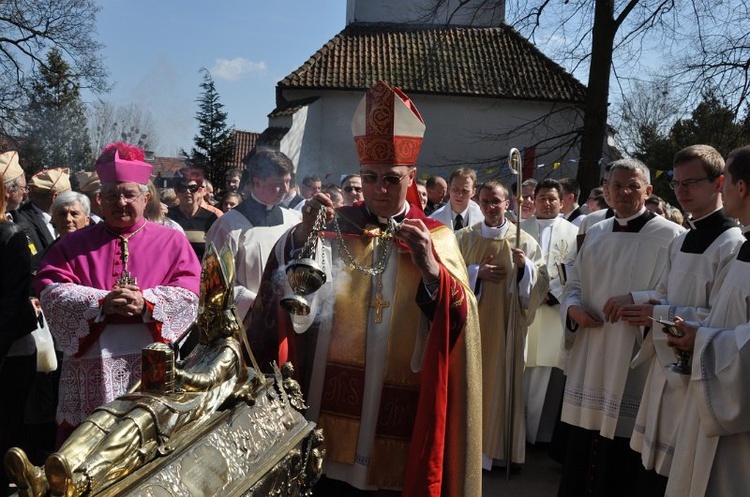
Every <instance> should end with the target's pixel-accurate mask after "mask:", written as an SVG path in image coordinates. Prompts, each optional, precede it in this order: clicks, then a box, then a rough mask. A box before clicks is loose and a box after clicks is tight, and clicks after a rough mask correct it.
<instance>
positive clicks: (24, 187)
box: [8, 185, 29, 193]
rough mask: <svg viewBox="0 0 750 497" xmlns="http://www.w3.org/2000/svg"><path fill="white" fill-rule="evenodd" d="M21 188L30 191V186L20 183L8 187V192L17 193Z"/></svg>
mask: <svg viewBox="0 0 750 497" xmlns="http://www.w3.org/2000/svg"><path fill="white" fill-rule="evenodd" d="M19 190H20V191H22V192H26V193H28V192H29V187H28V186H19V185H16V186H12V187H10V188H8V193H16V192H17V191H19Z"/></svg>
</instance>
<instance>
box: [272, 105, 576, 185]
mask: <svg viewBox="0 0 750 497" xmlns="http://www.w3.org/2000/svg"><path fill="white" fill-rule="evenodd" d="M313 95H319V93H314V92H296V91H295V92H293V94H292V92H289V93H288V94H286V95H285V97H287V98H294V99H296V98H305V97H308V96H313ZM361 97H362V94H361V93H358V92H357V93H355V92H328V93H327V94H325V95H324V96H322V97H321V98H320V99H319V100H317V101H316V102H314V103H313V104H311V105H310V106H308V107H309V108H308V110H307V118H306V121H305V127H304V133H303V135H304V136H303V138H302V139H301V141H300V143H301V148H300V155H299V160H298V161H295V163H296V164H297V166H298V175H303V176H304V175H306V174H312V173H317V174H321V175H323V176H325V175H326V174H330V176H329V177H330V178H332V179H337V178H338V177H339V175H340V174H345V173H349V172H352V171H356V170H357V168H358V162H357V157H356V153H355V149H354V144H353V141H352V136H351V119H352V116H353V114H354V111H355V110H356V107H357V105H358V103H359V100H360V98H361ZM412 99H413V100H414V102H415V104H416V106H417V108H418V109H419V111H420V113H421V114H422V116H423V118H424V120H425V123H426V125H427V132H426V133H425V140H424V143H423V146H422V151H421V153H420V156H419V171H420V175H422V174H434V173H437V174H441V175H445V176H447V175H449V174H450V172H451V171H452V170H453V169H454V168H456V167H460V166H470V167H474V168H476V169H480V170H485V171H484V172H483V173H480V178H481V179H488V178H489V177H500V178H501V179H506V178H505V177H504V175H501V174H500V173H501V172H505V173H506V175H507V171H506V168H505V164H506V157H507V154H508V150H509V149H510V148H511V147H516V148H518V149H521V150H522V149H524V148H525V147H528V146H530V145H531V144H533V143H535V142H538V141H540V140H542V139H544V138H545V137H546V136H547V135H550V134H552V133H553V132H554V133H560V132H563V131H566V130H569V129H571V128H572V127H574V126H575V124H576V120H577V119H578V117H576V116H577V115H578V114H577V113H576V112H575V111H574V110H570V109H569V110H566V111H563V112H561V113H560V114H559V115H558V117H556V118H555V119H552V120H550V121H549V122H548V123H547V125H546V126H545V127H541V129H537V130H536V131H528V132H524V133H520V134H517V136H515V137H514V138H513V139H507V138H505V137H502V136H499V135H500V134H501V133H507V132H508V130H510V129H512V128H514V127H517V126H519V125H523V124H526V123H528V122H529V121H532V120H534V119H538V118H539V117H541V116H544V115H546V114H547V113H548V112H549V111H550V109H551V108H552V105H551V104H547V103H535V102H520V101H508V100H498V99H487V98H472V97H446V96H435V95H418V94H417V95H412ZM536 150H537V157H536V161H535V162H536V164H546V166H545V167H543V168H538V169H536V170H535V173H536V174H535V175H536V177H538V178H542V177H553V178H560V177H564V176H570V175H575V171H576V168H577V162H575V161H574V159H577V158H578V150H577V149H575V150H571V151H569V152H566V151H561V150H559V149H557V148H556V147H555V146H554V144H553V145H549V146H548V145H544V146H540V147H537V149H536ZM555 162H560V167H558V168H557V169H553V164H554V163H555ZM487 169H489V172H488V171H487ZM324 181H325V180H324Z"/></svg>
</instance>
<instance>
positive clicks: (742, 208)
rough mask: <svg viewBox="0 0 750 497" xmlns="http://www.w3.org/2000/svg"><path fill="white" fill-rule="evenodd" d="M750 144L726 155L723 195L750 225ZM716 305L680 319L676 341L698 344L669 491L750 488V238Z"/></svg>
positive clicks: (682, 494) (722, 281)
mask: <svg viewBox="0 0 750 497" xmlns="http://www.w3.org/2000/svg"><path fill="white" fill-rule="evenodd" d="M749 188H750V147H743V148H740V149H737V150H734V151H732V152H731V153H730V154H729V156H728V158H727V166H726V169H725V172H724V185H723V189H722V196H723V199H724V211H725V213H726V215H727V216H731V217H734V218H737V219H738V220H739V221H740V223H741V224H742V225H743V228H742V231H743V233H744V236H745V237H746V238H747V237H748V231H750V190H749ZM713 294H714V295H712V298H711V303H712V306H711V311H710V313H709V315H708V317H707V318H706V319H705V320H704V321H703V322H702V323H701V324H700V328H699V329H697V331H696V328H698V326H693V323H691V325H688V323H687V322H684V321H681V320H678V327H679V328H680V330H682V331H683V332H685V333H686V335H685V337H684V338H681V339H677V338H669V342H670V344H672V345H673V346H675V347H678V348H680V349H682V350H687V351H692V353H693V358H692V375H691V376H690V382H689V386H688V392H687V395H686V398H685V404H684V407H683V409H682V411H681V412H680V416H678V417H677V420H676V421H675V422H678V423H679V431H678V435H677V445H676V448H675V454H674V458H673V460H672V467H671V469H670V473H669V482H668V484H667V492H666V495H667V496H674V497H698V496H704V495H705V496H712V497H716V496H719V497H730V496H736V495H747V491H748V490H747V489H748V488H750V472H748V471H747V461H748V458H750V403H749V402H748V401H749V400H750V396H748V395H747V379H748V377H750V376H749V375H750V367H749V366H748V364H750V356H749V355H748V352H749V351H750V348H748V338H750V325H748V321H750V242H748V241H746V242H744V244H743V245H742V247H741V248H740V250H739V253H738V254H737V257H736V258H735V259H734V260H733V261H732V262H731V263H730V264H729V265H727V267H726V268H725V270H724V271H722V273H721V275H720V276H719V277H718V278H717V282H716V283H714V292H713Z"/></svg>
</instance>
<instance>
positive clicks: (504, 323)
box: [456, 181, 548, 470]
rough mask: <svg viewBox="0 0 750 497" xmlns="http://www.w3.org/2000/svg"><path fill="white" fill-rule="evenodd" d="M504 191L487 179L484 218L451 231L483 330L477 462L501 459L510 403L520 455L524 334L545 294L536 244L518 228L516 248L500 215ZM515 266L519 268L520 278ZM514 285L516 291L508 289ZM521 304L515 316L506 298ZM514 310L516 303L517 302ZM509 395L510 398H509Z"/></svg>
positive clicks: (514, 449)
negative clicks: (479, 456) (509, 357)
mask: <svg viewBox="0 0 750 497" xmlns="http://www.w3.org/2000/svg"><path fill="white" fill-rule="evenodd" d="M508 203H509V199H508V190H507V189H506V188H505V186H504V185H503V184H501V183H500V182H498V181H488V182H486V183H484V184H483V185H482V186H481V188H480V189H479V206H480V208H481V209H482V214H483V215H484V221H483V222H479V223H476V224H474V225H472V226H469V227H468V228H465V229H463V230H461V231H459V232H458V233H456V238H457V239H458V246H459V248H460V250H461V255H463V258H464V261H465V262H466V265H467V267H468V271H469V283H470V285H471V288H473V289H474V292H475V293H476V295H477V300H478V303H479V328H480V330H481V334H482V378H483V383H484V385H483V391H482V454H483V456H482V465H483V467H484V469H486V470H490V469H492V465H493V463H497V464H498V465H503V464H506V461H505V458H506V455H505V451H506V450H507V449H506V440H507V439H506V438H505V433H504V431H503V430H504V429H505V427H506V424H507V423H509V422H511V421H509V416H508V415H507V414H506V412H507V411H509V410H510V409H508V406H509V405H512V412H513V414H512V427H513V428H512V431H513V433H512V435H511V440H512V445H511V462H512V463H523V462H524V458H525V449H526V443H525V430H524V415H523V412H524V401H523V369H524V361H523V338H524V336H525V334H526V327H527V326H528V324H529V323H530V322H531V321H532V320H533V319H534V312H535V311H536V309H537V308H538V307H539V305H540V304H541V303H542V301H543V299H544V296H545V295H546V294H547V289H548V280H547V272H546V270H545V268H544V258H543V257H542V251H541V249H540V247H539V245H538V244H537V243H536V242H535V241H534V239H533V238H532V237H531V236H529V235H528V234H527V233H524V232H523V231H521V232H520V235H521V236H520V243H519V244H518V247H519V248H518V249H516V248H515V247H516V231H517V230H516V226H515V225H514V224H513V223H511V222H510V221H508V220H507V219H505V210H506V209H507V208H508ZM516 265H518V266H519V267H522V268H523V276H522V277H521V279H520V281H519V280H518V278H517V276H516V275H517V271H516V270H515V269H514V268H515V267H516ZM516 286H517V287H518V289H519V291H518V295H516V294H515V293H513V292H512V291H511V288H512V287H516ZM514 298H518V299H519V302H520V303H521V307H522V309H521V312H520V314H522V315H521V316H520V319H519V316H518V315H512V314H511V313H512V309H511V307H512V306H511V300H512V299H514ZM516 309H518V307H516ZM512 323H515V325H516V326H515V327H514V328H513V332H514V334H515V341H514V343H513V344H512V347H513V349H512V353H513V354H514V356H513V357H514V361H515V363H514V364H513V369H512V372H513V374H514V377H513V379H514V382H513V385H514V388H513V391H512V392H508V390H510V389H508V388H507V383H506V382H508V380H509V377H510V372H511V368H510V364H509V361H507V360H506V357H507V355H508V353H509V352H510V351H509V348H510V346H509V345H508V343H507V336H508V335H509V334H510V325H511V324H512ZM509 399H512V403H511V402H509Z"/></svg>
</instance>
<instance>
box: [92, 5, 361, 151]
mask: <svg viewBox="0 0 750 497" xmlns="http://www.w3.org/2000/svg"><path fill="white" fill-rule="evenodd" d="M101 3H102V9H101V11H100V12H99V15H98V19H97V25H98V36H97V38H98V40H99V41H100V42H101V43H103V44H104V45H106V46H105V48H104V49H103V51H102V55H103V58H104V63H105V66H106V67H107V69H108V70H109V72H110V82H111V83H112V84H113V85H114V88H113V89H112V91H111V92H110V93H109V94H106V95H103V96H102V97H101V98H102V99H103V100H108V101H110V102H112V104H114V105H115V106H119V105H129V104H131V103H136V104H138V105H139V106H140V107H141V108H143V109H148V110H149V111H150V112H151V114H152V117H153V119H154V121H155V123H156V127H157V133H158V136H159V142H158V145H157V146H156V147H155V149H156V150H155V152H156V153H157V155H163V156H174V155H176V152H177V151H178V150H179V149H180V148H185V149H186V150H189V149H190V147H191V146H192V144H193V137H194V136H195V134H196V132H197V124H196V120H195V114H196V112H197V110H198V104H197V102H196V100H197V99H198V98H199V97H200V95H201V91H202V90H201V88H200V84H201V82H202V76H201V74H200V73H199V70H200V68H201V67H205V68H207V69H208V70H209V71H210V72H211V75H212V76H213V78H214V81H215V84H216V90H217V91H218V92H219V96H220V100H221V103H223V104H224V110H225V111H226V112H227V113H228V124H229V125H233V126H235V127H236V128H237V129H240V130H246V131H258V132H260V131H263V130H264V129H265V128H266V126H267V123H268V119H267V117H266V116H267V114H268V113H269V112H271V111H272V110H273V108H274V106H275V87H276V83H277V82H278V81H279V80H281V79H282V78H283V77H284V76H286V75H287V74H289V73H290V72H291V71H292V70H294V69H296V68H297V67H299V66H300V65H302V63H304V62H305V61H306V60H307V59H308V58H309V57H310V56H311V55H312V54H313V53H314V52H315V51H316V50H318V49H319V48H320V47H321V46H322V45H323V44H324V43H326V42H327V41H328V40H329V39H331V38H332V37H333V36H335V35H336V34H337V33H338V32H339V31H341V30H342V29H343V28H344V25H345V22H346V0H313V1H311V0H284V1H283V2H266V1H257V0H255V1H250V0H214V1H212V2H206V1H205V0H203V1H198V0H180V1H179V2H175V1H167V0H149V1H146V0H106V1H103V2H101Z"/></svg>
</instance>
